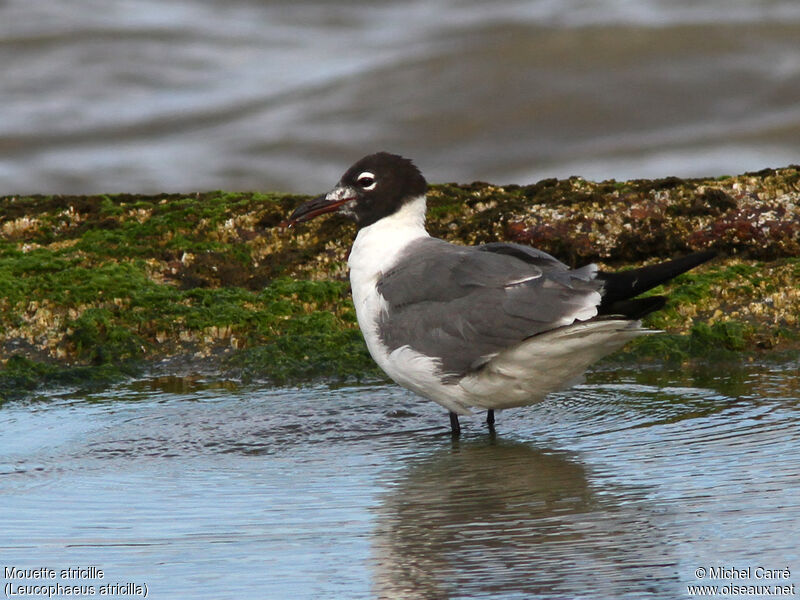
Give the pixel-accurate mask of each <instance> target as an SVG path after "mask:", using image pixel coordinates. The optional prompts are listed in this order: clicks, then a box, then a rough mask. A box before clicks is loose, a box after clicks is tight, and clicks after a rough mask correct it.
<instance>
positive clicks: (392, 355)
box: [347, 196, 469, 414]
mask: <svg viewBox="0 0 800 600" xmlns="http://www.w3.org/2000/svg"><path fill="white" fill-rule="evenodd" d="M423 237H429V235H428V232H427V231H425V197H424V196H420V197H419V198H416V199H415V200H413V201H411V202H407V203H406V204H405V205H404V206H403V207H402V208H401V209H400V210H399V211H397V212H396V213H395V214H393V215H391V216H389V217H384V218H383V219H381V220H380V221H378V222H376V223H373V224H372V225H370V226H368V227H364V228H363V229H361V230H359V232H358V235H357V236H356V240H355V242H354V243H353V248H352V250H351V251H350V258H349V259H348V261H347V264H348V266H349V267H350V287H351V288H352V292H353V304H355V307H356V316H357V317H358V326H359V327H360V328H361V333H362V334H363V335H364V341H366V343H367V349H368V350H369V353H370V354H371V355H372V358H373V359H374V360H375V362H376V363H378V366H379V367H380V368H381V369H383V370H384V372H385V373H386V374H387V375H388V376H389V377H391V378H392V379H393V380H394V381H396V382H397V383H399V384H400V385H402V386H403V387H406V388H408V389H410V390H412V391H414V392H416V393H418V394H420V395H422V396H425V397H427V398H430V399H431V400H434V401H435V402H438V403H439V404H442V405H443V406H445V407H446V408H447V409H448V410H453V411H456V412H459V413H462V414H468V413H469V410H468V409H467V408H466V406H465V405H464V404H462V403H460V402H458V399H457V397H456V396H454V394H455V393H457V391H458V390H457V389H456V386H453V385H447V386H445V385H443V384H442V383H441V381H440V379H439V377H438V376H437V375H436V373H437V371H438V364H437V362H436V361H435V360H434V359H432V358H430V357H427V356H424V355H423V354H420V353H419V352H416V351H415V350H412V349H411V348H409V347H408V346H403V347H401V348H397V349H396V350H394V351H393V352H389V350H388V348H386V346H385V345H384V344H383V343H382V342H381V339H380V335H379V334H378V317H379V316H380V314H381V312H383V311H385V310H387V308H388V307H387V304H386V301H385V300H384V298H383V296H381V295H380V294H379V293H378V290H377V289H376V285H377V283H378V280H379V279H380V278H381V276H382V275H383V273H385V272H386V271H388V270H389V269H391V268H392V267H393V266H394V265H395V263H396V262H397V259H398V257H399V256H400V255H401V253H402V252H403V250H404V249H405V247H406V246H407V245H408V244H409V243H410V242H412V241H414V240H417V239H419V238H423ZM462 393H463V392H462Z"/></svg>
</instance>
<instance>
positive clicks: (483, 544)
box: [0, 363, 800, 599]
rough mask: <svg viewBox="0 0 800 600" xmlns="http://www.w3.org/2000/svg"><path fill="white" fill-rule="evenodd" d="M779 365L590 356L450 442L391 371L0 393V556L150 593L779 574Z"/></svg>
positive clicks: (798, 500)
mask: <svg viewBox="0 0 800 600" xmlns="http://www.w3.org/2000/svg"><path fill="white" fill-rule="evenodd" d="M797 367H798V365H797V363H791V364H785V365H781V366H771V367H765V366H760V367H757V366H751V367H748V368H745V369H737V370H727V371H725V370H720V369H716V370H715V371H714V372H713V373H709V372H708V371H705V372H704V371H698V372H692V373H681V372H674V371H670V370H661V369H652V370H647V371H642V372H633V371H631V372H612V371H608V372H605V371H599V372H595V373H593V374H591V375H590V376H589V379H588V381H587V383H586V384H583V385H581V386H578V387H577V388H574V389H573V390H572V391H570V392H568V393H563V394H560V395H557V396H553V397H551V398H549V399H548V400H546V401H545V402H544V403H542V404H540V405H538V406H536V407H531V408H527V409H516V410H510V411H504V412H501V413H499V414H498V423H497V429H498V433H497V436H496V437H492V436H490V435H488V433H487V432H486V430H485V428H484V425H483V423H482V421H481V420H480V419H479V418H478V417H476V418H475V419H474V420H469V419H464V418H462V422H463V429H464V432H465V435H463V436H462V438H461V439H460V440H459V441H452V440H451V439H450V436H449V435H448V433H447V430H446V427H445V426H446V424H447V418H446V414H445V413H444V412H443V411H441V410H440V409H438V408H437V407H436V406H435V405H433V404H432V403H429V402H427V401H424V400H421V399H419V398H418V397H416V396H414V395H413V394H411V393H409V392H406V391H404V390H402V389H400V388H397V387H394V386H360V387H348V388H341V389H329V388H325V387H315V388H309V389H300V390H294V389H292V390H270V389H264V388H262V387H260V386H255V385H253V386H238V385H236V384H233V383H230V382H199V381H190V380H186V379H171V378H166V379H153V380H144V381H136V382H131V383H127V384H122V385H118V386H116V387H114V388H112V389H110V390H106V391H103V392H95V393H90V394H75V393H70V392H67V391H63V392H58V393H51V394H47V395H45V396H42V397H39V398H35V399H32V400H29V401H25V402H16V403H11V404H6V405H4V406H3V407H2V409H0V507H2V508H1V509H0V510H2V514H3V528H2V530H0V556H2V557H3V562H4V563H5V564H3V565H2V566H3V567H5V566H17V567H47V568H53V569H56V570H60V569H62V568H67V567H70V566H80V567H87V566H89V565H93V566H95V567H98V568H100V569H102V570H103V572H104V578H103V579H102V580H100V579H93V580H88V579H84V580H82V581H81V582H80V583H82V584H92V585H96V586H99V585H102V584H107V583H114V582H118V583H122V584H125V583H127V582H134V583H137V584H140V585H143V584H147V586H148V592H149V595H150V597H153V598H187V597H191V598H243V597H262V598H287V597H291V598H377V597H380V598H399V597H405V598H552V597H569V598H611V597H614V598H621V597H625V598H627V597H631V598H635V597H648V598H664V599H667V598H670V599H674V598H679V597H686V596H687V588H686V586H687V585H690V584H696V583H712V584H714V583H716V584H719V585H724V584H725V583H731V581H730V580H724V581H708V580H706V581H703V580H698V579H696V577H695V570H696V569H697V568H698V567H709V566H719V565H722V566H727V567H731V566H733V567H737V568H745V567H748V566H750V567H753V568H755V567H757V566H762V567H767V568H772V569H784V568H786V567H788V568H789V569H790V570H791V574H792V575H791V579H790V580H789V582H788V583H792V582H797V581H798V580H799V579H800V577H798V573H800V545H799V544H798V541H797V535H796V533H797V531H798V530H800V469H799V468H798V455H797V449H798V444H800V400H799V398H800V384H799V383H798V381H797V376H796V372H797ZM9 582H10V583H13V584H15V585H16V584H20V583H26V582H24V581H20V580H18V579H11V580H7V581H6V582H4V583H9ZM27 583H30V581H28V582H27ZM72 583H75V581H73V582H72ZM733 583H743V582H742V581H733ZM744 583H748V582H744ZM749 583H752V584H756V583H761V584H764V583H768V584H774V583H776V582H774V581H763V580H762V581H751V582H749ZM778 583H781V582H778ZM121 597H122V596H121ZM125 597H131V596H130V595H129V596H125Z"/></svg>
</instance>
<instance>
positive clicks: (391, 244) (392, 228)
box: [347, 195, 428, 280]
mask: <svg viewBox="0 0 800 600" xmlns="http://www.w3.org/2000/svg"><path fill="white" fill-rule="evenodd" d="M425 209H426V201H425V196H424V195H423V196H418V197H416V198H414V199H413V200H410V201H408V202H406V203H405V204H403V206H401V207H400V210H398V211H397V212H395V213H393V214H391V215H389V216H388V217H383V218H382V219H380V220H378V221H376V222H375V223H373V224H372V225H369V226H368V227H364V228H363V229H360V230H359V232H358V235H357V236H356V240H355V242H353V248H352V250H351V251H350V258H349V259H348V261H347V264H348V266H349V267H350V278H351V280H352V278H353V277H354V276H356V275H360V276H367V277H370V278H371V277H380V274H381V273H382V272H384V271H386V270H387V269H388V268H389V267H391V266H392V265H393V264H394V263H395V262H396V261H397V258H398V257H399V255H400V253H401V252H402V250H403V248H405V246H406V245H407V244H408V243H409V242H411V241H413V240H416V239H419V238H422V237H428V232H427V231H426V230H425Z"/></svg>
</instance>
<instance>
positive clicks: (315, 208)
mask: <svg viewBox="0 0 800 600" xmlns="http://www.w3.org/2000/svg"><path fill="white" fill-rule="evenodd" d="M350 200H352V198H342V199H341V200H328V199H327V197H326V196H319V197H318V198H314V199H313V200H309V201H308V202H304V203H303V204H301V205H300V206H298V207H297V208H296V209H294V212H293V213H292V214H291V215H289V218H288V219H286V220H285V221H283V222H282V223H281V227H291V226H292V225H294V224H295V223H303V222H304V221H310V220H311V219H313V218H315V217H318V216H320V215H324V214H325V213H329V212H335V211H337V210H339V207H341V206H342V205H343V204H345V203H347V202H349V201H350Z"/></svg>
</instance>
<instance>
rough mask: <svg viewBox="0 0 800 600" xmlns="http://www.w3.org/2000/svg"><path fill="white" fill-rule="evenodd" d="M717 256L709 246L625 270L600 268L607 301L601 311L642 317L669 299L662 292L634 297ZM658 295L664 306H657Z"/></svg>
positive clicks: (600, 276) (601, 306)
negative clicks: (612, 271)
mask: <svg viewBox="0 0 800 600" xmlns="http://www.w3.org/2000/svg"><path fill="white" fill-rule="evenodd" d="M715 256H717V253H716V252H715V251H714V250H706V251H704V252H695V253H694V254H689V255H688V256H684V257H681V258H676V259H675V260H670V261H667V262H663V263H659V264H657V265H649V266H647V267H641V268H639V269H632V270H630V271H621V272H619V273H604V272H600V273H598V274H597V278H598V279H600V280H602V281H603V282H604V286H603V301H602V303H601V304H600V307H599V312H600V314H623V315H626V316H629V314H630V316H631V318H640V317H641V316H644V315H646V314H648V313H650V312H653V311H654V310H658V309H659V308H661V307H662V306H663V304H664V301H665V299H663V298H662V297H660V296H658V297H654V299H653V300H651V299H650V298H643V299H638V300H632V298H635V297H636V296H638V295H639V294H643V293H644V292H646V291H647V290H651V289H653V288H654V287H656V286H658V285H661V284H662V283H664V282H666V281H669V280H670V279H672V278H674V277H677V276H678V275H680V274H681V273H685V272H686V271H689V270H690V269H693V268H695V267H697V266H699V265H702V264H703V263H705V262H708V261H709V260H711V259H712V258H714V257H715ZM655 298H661V305H660V306H656V304H657V302H656V301H655ZM643 301H649V302H643Z"/></svg>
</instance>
